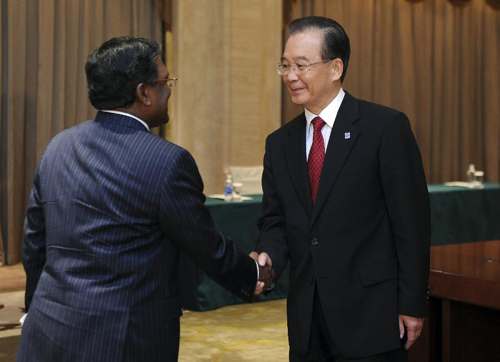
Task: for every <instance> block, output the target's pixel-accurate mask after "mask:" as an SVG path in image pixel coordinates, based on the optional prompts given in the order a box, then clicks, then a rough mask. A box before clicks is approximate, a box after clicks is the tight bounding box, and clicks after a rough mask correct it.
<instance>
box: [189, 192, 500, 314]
mask: <svg viewBox="0 0 500 362" xmlns="http://www.w3.org/2000/svg"><path fill="white" fill-rule="evenodd" d="M428 189H429V195H430V203H431V245H433V246H438V245H452V244H460V243H470V242H480V241H487V240H498V239H500V184H498V183H485V184H484V188H482V189H470V188H465V187H454V186H445V185H442V184H440V185H428ZM261 202H262V196H261V195H253V196H252V199H251V200H248V201H242V202H224V201H222V200H217V199H210V198H208V199H207V201H206V206H207V208H208V209H209V211H210V213H211V215H212V218H213V220H214V222H215V224H216V225H217V227H218V228H219V229H220V230H221V231H222V232H223V233H225V234H226V235H229V236H230V237H231V238H232V239H233V240H234V241H235V242H236V243H237V244H238V246H239V247H240V248H241V249H242V250H243V251H244V252H245V253H250V252H251V251H252V250H253V248H254V246H255V242H256V240H257V237H258V228H257V219H258V218H259V216H260V214H261ZM288 268H289V267H287V268H286V269H285V271H284V272H283V274H282V275H281V277H280V278H279V279H278V280H277V282H276V287H275V289H274V290H273V292H271V293H269V294H268V295H266V296H264V295H261V296H259V297H257V298H256V300H257V301H263V300H271V299H282V298H286V295H287V291H288ZM180 278H181V306H182V308H184V309H187V310H193V311H203V310H211V309H216V308H219V307H223V306H226V305H231V304H238V303H243V301H242V300H241V299H240V298H238V297H236V296H234V295H233V294H232V293H230V292H228V291H226V290H225V289H224V288H222V287H221V286H219V285H218V284H217V283H216V282H214V281H213V280H212V279H210V278H209V277H208V276H207V275H206V274H205V273H204V272H203V271H202V270H201V269H200V268H198V266H197V265H196V264H195V263H194V262H193V261H192V260H191V259H190V258H188V257H187V256H186V255H185V254H183V253H182V252H181V259H180Z"/></svg>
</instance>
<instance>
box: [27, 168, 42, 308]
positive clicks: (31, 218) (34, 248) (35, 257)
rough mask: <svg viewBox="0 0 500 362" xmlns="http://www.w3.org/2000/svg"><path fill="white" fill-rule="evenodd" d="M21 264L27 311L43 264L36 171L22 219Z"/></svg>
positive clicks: (40, 206) (40, 216) (39, 202)
mask: <svg viewBox="0 0 500 362" xmlns="http://www.w3.org/2000/svg"><path fill="white" fill-rule="evenodd" d="M23 265H24V270H25V271H26V292H25V306H26V311H28V310H29V307H30V305H31V301H32V299H33V294H34V293H35V289H36V286H37V285H38V281H39V279H40V275H41V273H42V269H43V266H44V265H45V218H44V215H43V209H42V204H41V201H40V188H39V177H38V172H37V173H36V174H35V177H34V181H33V188H32V190H31V194H30V199H29V204H28V209H27V212H26V219H25V221H24V237H23Z"/></svg>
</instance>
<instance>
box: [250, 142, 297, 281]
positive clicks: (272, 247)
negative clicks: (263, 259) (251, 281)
mask: <svg viewBox="0 0 500 362" xmlns="http://www.w3.org/2000/svg"><path fill="white" fill-rule="evenodd" d="M270 144H271V142H270V140H269V138H268V139H267V141H266V152H265V155H264V171H263V174H262V189H263V191H264V195H263V197H262V216H261V217H260V218H259V220H258V221H257V224H258V227H259V239H258V241H257V245H256V248H255V251H257V252H258V253H259V254H260V253H262V252H266V253H267V254H268V255H269V257H270V258H271V261H272V263H273V268H274V270H275V272H276V276H277V277H279V276H280V275H281V273H282V272H283V269H284V268H285V266H286V263H287V262H288V258H289V252H288V244H287V238H286V219H285V214H284V212H283V209H282V207H281V202H280V200H279V195H278V192H277V188H276V183H275V178H274V174H273V166H272V161H271V160H272V157H271V147H270Z"/></svg>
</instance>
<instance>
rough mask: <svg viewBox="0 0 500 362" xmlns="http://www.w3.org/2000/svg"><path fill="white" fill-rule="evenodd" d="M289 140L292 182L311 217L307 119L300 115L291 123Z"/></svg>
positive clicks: (287, 159) (289, 167)
mask: <svg viewBox="0 0 500 362" xmlns="http://www.w3.org/2000/svg"><path fill="white" fill-rule="evenodd" d="M287 131H288V137H289V139H288V140H287V142H285V143H284V145H285V146H284V149H283V151H284V155H285V159H286V163H287V168H288V172H289V174H290V180H291V181H292V184H293V186H294V187H295V190H296V192H297V194H298V195H299V199H300V201H301V203H302V205H303V206H304V208H305V209H306V211H307V214H308V215H310V214H311V212H312V207H313V204H312V196H311V189H310V187H309V176H308V174H307V162H306V117H305V115H304V113H302V114H300V115H299V116H298V117H296V118H295V119H294V120H292V121H291V122H290V127H289V129H288V130H287Z"/></svg>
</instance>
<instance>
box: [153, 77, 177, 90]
mask: <svg viewBox="0 0 500 362" xmlns="http://www.w3.org/2000/svg"><path fill="white" fill-rule="evenodd" d="M178 80H179V78H177V77H169V78H160V79H156V80H155V83H157V82H165V83H167V84H168V86H169V87H170V88H174V87H175V85H176V84H177V81H178Z"/></svg>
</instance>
